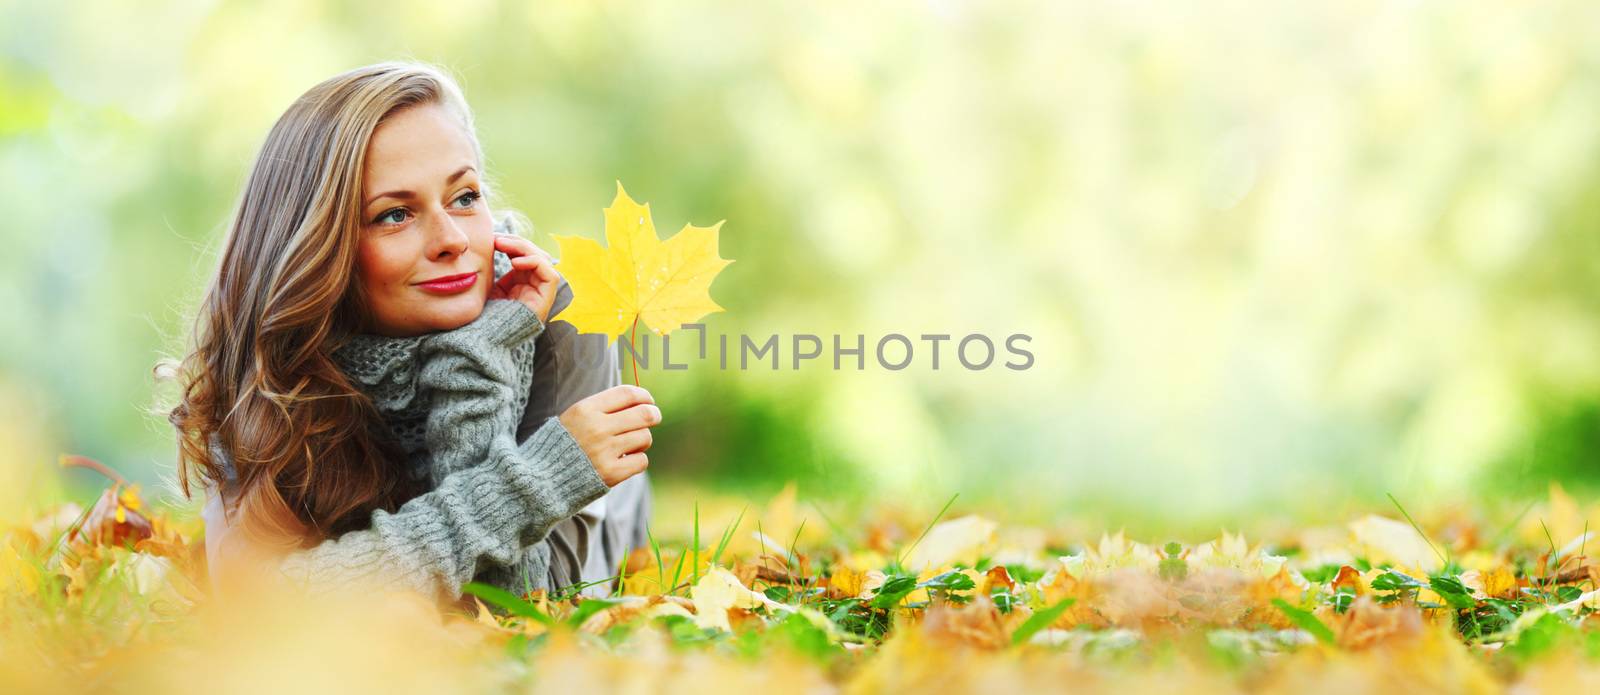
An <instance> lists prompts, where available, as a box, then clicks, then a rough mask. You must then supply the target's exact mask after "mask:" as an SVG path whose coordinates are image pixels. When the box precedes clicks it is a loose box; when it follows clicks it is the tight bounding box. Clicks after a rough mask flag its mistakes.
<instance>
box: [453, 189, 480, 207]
mask: <svg viewBox="0 0 1600 695" xmlns="http://www.w3.org/2000/svg"><path fill="white" fill-rule="evenodd" d="M479 197H480V196H479V194H478V192H477V191H467V192H466V193H462V194H461V197H459V198H456V202H457V203H460V202H461V201H463V200H465V201H467V202H466V203H465V204H463V205H460V207H464V208H470V207H472V206H473V204H475V203H477V202H478V198H479Z"/></svg>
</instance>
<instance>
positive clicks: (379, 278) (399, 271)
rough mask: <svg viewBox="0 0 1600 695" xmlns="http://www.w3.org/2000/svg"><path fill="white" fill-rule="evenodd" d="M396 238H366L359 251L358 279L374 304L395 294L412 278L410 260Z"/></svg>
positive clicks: (357, 253)
mask: <svg viewBox="0 0 1600 695" xmlns="http://www.w3.org/2000/svg"><path fill="white" fill-rule="evenodd" d="M394 241H395V240H393V239H381V238H379V239H363V240H362V242H361V245H360V247H359V249H358V250H357V252H356V282H359V283H361V289H362V290H363V291H364V292H365V293H366V295H367V296H368V297H370V298H371V299H372V301H373V302H375V303H376V302H382V301H383V300H384V299H386V298H387V296H388V295H391V294H393V293H394V291H395V288H396V287H398V286H403V285H404V284H405V283H406V279H407V278H408V277H410V273H411V259H410V258H409V257H408V256H407V255H406V254H405V249H401V248H398V247H399V246H400V244H397V243H394ZM374 308H378V307H374Z"/></svg>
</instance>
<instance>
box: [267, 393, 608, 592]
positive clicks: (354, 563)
mask: <svg viewBox="0 0 1600 695" xmlns="http://www.w3.org/2000/svg"><path fill="white" fill-rule="evenodd" d="M506 441H507V440H506V439H503V438H497V439H496V440H495V442H494V445H493V446H492V447H491V451H490V456H489V458H488V459H487V460H486V461H484V462H483V463H482V464H481V465H477V466H472V467H469V468H465V469H463V470H459V471H456V472H454V473H452V474H450V475H448V476H446V477H445V478H444V480H443V482H442V483H441V484H440V485H439V486H438V487H437V488H435V489H434V490H433V491H431V492H428V493H425V494H423V495H420V496H418V497H416V498H413V499H412V500H411V501H409V502H407V503H405V504H404V505H402V506H401V507H400V508H399V509H398V510H396V511H395V512H394V513H392V514H391V513H388V512H385V511H382V510H379V511H376V512H373V515H372V525H371V526H370V527H369V528H366V529H362V530H359V531H351V532H348V533H345V534H344V535H342V536H339V537H338V538H336V539H331V540H328V541H324V542H323V543H321V544H320V545H317V546H315V547H312V548H308V549H305V550H301V551H297V552H295V553H292V554H290V555H289V556H288V557H287V558H285V559H284V560H283V562H282V564H281V567H282V569H283V571H284V572H285V573H286V574H287V575H289V576H290V577H291V578H295V579H299V580H301V581H302V582H303V583H305V584H306V585H307V586H310V587H312V588H313V589H315V588H317V587H342V586H350V585H352V584H355V583H360V582H381V583H384V584H387V585H390V586H395V587H396V588H408V589H412V590H415V591H418V592H421V593H423V594H426V595H429V596H434V597H437V598H439V599H441V600H453V599H455V598H458V597H459V596H460V595H461V585H462V584H464V583H466V582H468V581H470V580H471V579H472V577H473V576H474V575H475V574H477V572H478V570H479V569H480V567H481V566H482V565H483V563H485V562H493V563H497V564H501V565H504V564H509V563H510V562H512V561H513V560H514V559H515V558H516V557H517V556H518V553H519V552H520V550H521V549H522V548H523V547H524V546H526V545H528V544H530V543H532V542H535V541H537V540H538V539H540V538H543V537H544V536H545V535H547V534H548V533H549V531H550V529H551V528H552V527H554V526H555V525H556V524H558V523H560V522H561V521H562V520H563V519H565V518H567V517H569V516H571V515H573V514H575V513H577V511H578V510H580V509H582V508H583V506H584V505H586V504H588V503H589V502H590V501H592V500H594V499H597V498H599V497H600V496H602V495H604V494H605V493H606V491H607V489H608V488H607V487H606V485H605V483H604V482H603V481H602V480H601V479H600V476H599V474H598V473H596V472H595V470H594V466H593V465H592V464H590V463H589V459H588V456H587V455H585V454H584V453H583V450H582V449H581V448H579V447H578V444H577V441H576V440H574V439H573V438H572V434H571V433H569V432H568V431H567V430H566V428H565V427H563V426H562V424H561V421H560V420H559V419H556V418H550V419H549V420H547V421H546V422H545V424H544V426H543V427H540V428H539V429H538V430H537V431H536V432H534V434H533V436H532V437H529V438H528V440H527V441H525V442H523V443H522V444H520V445H516V444H513V445H510V446H507V445H506V444H505V442H506Z"/></svg>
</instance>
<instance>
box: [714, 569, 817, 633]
mask: <svg viewBox="0 0 1600 695" xmlns="http://www.w3.org/2000/svg"><path fill="white" fill-rule="evenodd" d="M689 597H690V598H691V599H693V600H694V610H695V616H694V619H695V623H696V624H698V625H699V626H700V627H706V628H718V629H721V630H728V631H730V632H731V631H732V630H733V626H732V625H730V624H729V623H728V610H729V609H732V608H742V609H745V610H751V609H754V608H759V607H765V608H768V609H772V610H781V611H788V610H792V608H790V607H789V606H786V605H784V604H781V603H778V602H776V601H773V600H772V599H769V598H767V597H766V596H765V595H763V594H759V593H757V592H754V591H751V590H749V589H747V588H745V586H744V585H743V584H740V583H739V578H738V577H735V576H733V573H732V572H729V571H727V570H725V569H722V568H720V567H714V568H712V569H711V570H709V571H707V572H706V574H705V576H703V577H701V578H700V581H699V583H697V584H695V585H694V586H693V587H691V588H690V589H689Z"/></svg>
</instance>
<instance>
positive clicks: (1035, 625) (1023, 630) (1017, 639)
mask: <svg viewBox="0 0 1600 695" xmlns="http://www.w3.org/2000/svg"><path fill="white" fill-rule="evenodd" d="M1077 602H1078V600H1077V599H1075V598H1064V599H1061V601H1060V602H1059V603H1057V604H1056V605H1054V606H1050V607H1049V608H1043V609H1040V610H1039V612H1038V613H1034V614H1033V615H1031V616H1028V619H1027V620H1025V621H1023V623H1022V624H1021V625H1018V626H1017V631H1016V632H1013V633H1011V643H1012V644H1022V643H1023V642H1026V641H1028V640H1029V639H1030V638H1032V637H1033V636H1034V634H1035V633H1037V632H1039V631H1040V630H1043V629H1045V628H1047V627H1050V624H1051V623H1054V622H1055V621H1056V618H1059V617H1061V614H1062V613H1065V612H1067V609H1068V608H1071V607H1072V604H1074V603H1077Z"/></svg>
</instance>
